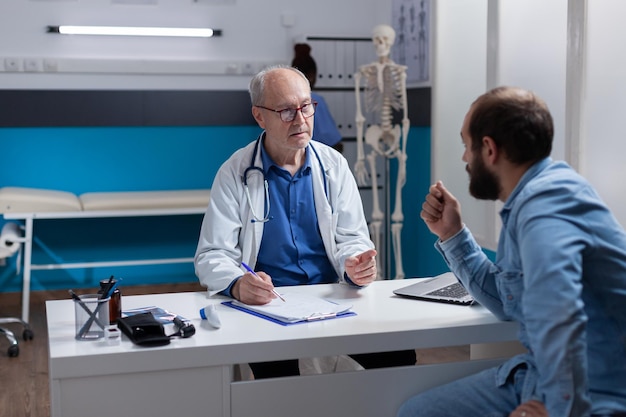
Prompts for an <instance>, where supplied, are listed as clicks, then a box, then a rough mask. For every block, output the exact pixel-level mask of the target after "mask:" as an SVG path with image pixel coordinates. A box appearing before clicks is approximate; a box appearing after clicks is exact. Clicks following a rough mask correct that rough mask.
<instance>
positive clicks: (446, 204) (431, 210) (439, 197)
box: [420, 181, 463, 241]
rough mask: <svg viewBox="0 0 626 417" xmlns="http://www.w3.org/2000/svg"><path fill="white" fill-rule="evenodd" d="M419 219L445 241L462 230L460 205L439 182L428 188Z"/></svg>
mask: <svg viewBox="0 0 626 417" xmlns="http://www.w3.org/2000/svg"><path fill="white" fill-rule="evenodd" d="M420 217H421V218H422V220H424V223H426V226H428V229H430V231H431V232H432V233H434V234H436V235H437V236H439V239H441V240H442V241H443V240H446V239H449V238H451V237H452V236H454V235H455V234H457V233H458V232H459V231H460V230H461V229H462V228H463V222H462V221H461V205H460V204H459V201H458V200H457V199H456V198H455V197H454V196H453V195H452V194H451V193H450V191H448V189H447V188H446V187H444V185H443V183H442V182H441V181H437V183H436V184H433V185H431V186H430V189H429V192H428V194H427V195H426V198H425V201H424V203H423V204H422V212H421V213H420Z"/></svg>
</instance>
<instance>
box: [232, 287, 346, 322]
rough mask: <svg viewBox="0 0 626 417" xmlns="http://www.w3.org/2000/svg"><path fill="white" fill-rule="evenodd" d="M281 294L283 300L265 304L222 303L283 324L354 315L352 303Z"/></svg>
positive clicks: (234, 301) (303, 295)
mask: <svg viewBox="0 0 626 417" xmlns="http://www.w3.org/2000/svg"><path fill="white" fill-rule="evenodd" d="M283 296H284V298H285V302H283V301H281V300H279V299H274V300H272V302H270V303H268V304H265V305H249V304H244V303H242V302H240V301H237V300H233V301H224V302H223V303H222V304H223V305H225V306H228V307H231V308H234V309H236V310H240V311H243V312H246V313H248V314H252V315H254V316H257V317H260V318H263V319H265V320H269V321H271V322H273V323H277V324H280V325H283V326H287V325H292V324H301V323H310V322H314V321H321V320H329V319H335V318H341V317H349V316H355V315H356V313H355V312H353V311H352V310H351V308H352V304H338V303H335V302H332V301H329V300H326V299H323V298H319V297H315V296H311V295H306V294H298V293H289V294H287V295H283Z"/></svg>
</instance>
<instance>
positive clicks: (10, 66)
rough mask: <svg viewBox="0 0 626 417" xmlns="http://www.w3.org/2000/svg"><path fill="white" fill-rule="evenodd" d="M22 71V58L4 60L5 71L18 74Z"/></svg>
mask: <svg viewBox="0 0 626 417" xmlns="http://www.w3.org/2000/svg"><path fill="white" fill-rule="evenodd" d="M21 69H22V60H21V59H20V58H4V70H5V71H8V72H18V71H20V70H21Z"/></svg>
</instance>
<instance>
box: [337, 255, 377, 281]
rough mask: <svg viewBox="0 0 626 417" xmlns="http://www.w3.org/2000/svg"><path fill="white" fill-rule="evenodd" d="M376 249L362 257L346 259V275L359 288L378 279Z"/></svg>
mask: <svg viewBox="0 0 626 417" xmlns="http://www.w3.org/2000/svg"><path fill="white" fill-rule="evenodd" d="M376 253H377V252H376V249H370V250H367V251H365V252H363V253H361V254H360V255H357V256H351V257H349V258H346V262H345V264H344V265H345V267H346V274H348V277H349V278H350V280H351V281H352V282H353V283H355V284H356V285H359V286H364V285H368V284H371V283H372V282H374V280H375V279H376V275H377V269H376Z"/></svg>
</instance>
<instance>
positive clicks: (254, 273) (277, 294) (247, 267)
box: [241, 262, 285, 301]
mask: <svg viewBox="0 0 626 417" xmlns="http://www.w3.org/2000/svg"><path fill="white" fill-rule="evenodd" d="M241 266H243V267H244V268H246V271H248V272H250V273H251V274H252V275H254V276H255V277H257V278H258V279H263V278H261V277H260V276H258V275H257V274H256V272H254V270H253V269H252V268H250V267H249V266H248V265H247V264H246V263H245V262H242V263H241ZM272 292H273V293H274V294H275V295H276V297H278V298H280V299H281V300H283V301H285V299H284V298H283V297H281V296H280V294H279V293H277V292H276V290H275V289H273V290H272Z"/></svg>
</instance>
